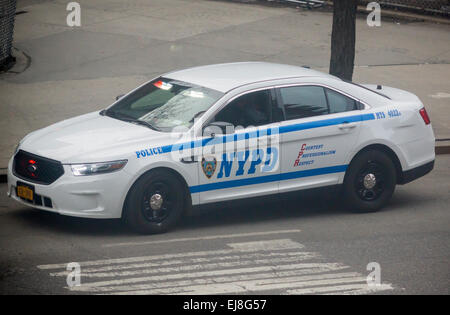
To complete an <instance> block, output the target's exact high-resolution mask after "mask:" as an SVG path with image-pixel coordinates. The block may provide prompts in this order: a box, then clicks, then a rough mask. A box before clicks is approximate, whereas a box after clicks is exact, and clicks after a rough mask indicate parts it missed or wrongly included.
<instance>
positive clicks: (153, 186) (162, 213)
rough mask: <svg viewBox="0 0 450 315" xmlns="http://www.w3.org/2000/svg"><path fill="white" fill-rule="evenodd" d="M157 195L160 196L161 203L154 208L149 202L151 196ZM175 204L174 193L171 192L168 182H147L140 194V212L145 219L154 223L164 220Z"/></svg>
mask: <svg viewBox="0 0 450 315" xmlns="http://www.w3.org/2000/svg"><path fill="white" fill-rule="evenodd" d="M156 195H159V196H161V198H162V204H161V205H160V206H159V207H158V208H155V206H154V205H153V207H152V204H151V200H152V196H156ZM174 204H175V196H174V193H173V192H171V190H170V186H169V184H167V183H165V182H162V181H158V182H153V183H150V184H148V185H147V186H146V187H145V188H144V193H143V196H142V213H143V215H144V217H145V219H146V220H148V221H150V222H154V223H160V222H162V221H164V220H165V219H166V218H167V217H168V216H169V215H170V213H171V212H172V209H173V207H174Z"/></svg>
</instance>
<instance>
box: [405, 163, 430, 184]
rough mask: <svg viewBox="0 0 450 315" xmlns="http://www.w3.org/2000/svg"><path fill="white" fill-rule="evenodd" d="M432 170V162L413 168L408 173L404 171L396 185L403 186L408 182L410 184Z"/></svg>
mask: <svg viewBox="0 0 450 315" xmlns="http://www.w3.org/2000/svg"><path fill="white" fill-rule="evenodd" d="M433 168H434V160H433V161H431V162H428V163H426V164H423V165H420V166H418V167H415V168H413V169H410V170H408V171H404V172H403V173H402V178H401V179H400V180H399V182H398V183H399V184H400V185H404V184H407V183H409V182H412V181H413V180H416V179H418V178H420V177H422V176H425V175H426V174H428V173H429V172H431V170H432V169H433Z"/></svg>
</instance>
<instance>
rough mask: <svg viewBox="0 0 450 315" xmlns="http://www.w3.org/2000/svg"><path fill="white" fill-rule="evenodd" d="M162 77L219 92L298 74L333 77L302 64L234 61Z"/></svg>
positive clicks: (295, 76)
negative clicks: (301, 65) (299, 65)
mask: <svg viewBox="0 0 450 315" xmlns="http://www.w3.org/2000/svg"><path fill="white" fill-rule="evenodd" d="M163 77H165V78H169V79H174V80H179V81H184V82H189V83H192V84H196V85H200V86H204V87H207V88H210V89H214V90H217V91H220V92H224V93H225V92H228V91H229V90H232V89H234V88H237V87H239V86H243V85H247V84H251V83H255V82H261V81H271V80H279V79H288V78H298V77H327V78H335V79H337V78H336V77H334V76H331V75H329V74H326V73H322V72H319V71H315V70H312V69H309V68H305V67H298V66H292V65H284V64H277V63H269V62H235V63H222V64H214V65H207V66H200V67H194V68H188V69H184V70H178V71H173V72H169V73H167V74H165V75H163Z"/></svg>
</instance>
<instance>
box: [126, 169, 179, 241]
mask: <svg viewBox="0 0 450 315" xmlns="http://www.w3.org/2000/svg"><path fill="white" fill-rule="evenodd" d="M184 204H185V189H184V185H183V183H182V182H181V181H180V180H179V179H178V178H177V177H176V176H174V175H172V174H171V173H169V172H167V171H163V170H154V171H151V172H149V173H147V174H145V175H143V176H142V177H141V178H139V179H138V180H137V181H136V183H135V184H134V185H133V187H132V188H131V189H130V192H129V194H128V197H127V202H126V207H125V214H124V219H125V221H126V222H127V223H128V224H129V225H130V226H131V227H132V228H133V229H134V230H136V231H138V232H140V233H145V234H155V233H162V232H165V231H167V230H169V229H170V228H172V227H173V226H174V225H175V224H176V223H177V222H178V220H179V219H180V217H181V215H182V213H183V209H184Z"/></svg>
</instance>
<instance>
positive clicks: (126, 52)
mask: <svg viewBox="0 0 450 315" xmlns="http://www.w3.org/2000/svg"><path fill="white" fill-rule="evenodd" d="M67 2H68V1H65V0H55V1H51V2H50V1H45V0H22V1H21V0H19V1H18V8H17V11H22V10H23V11H26V13H24V14H20V15H17V16H16V25H15V34H14V40H15V41H14V46H15V47H16V48H17V49H19V50H20V51H23V52H24V53H25V54H26V55H28V56H30V58H31V62H30V65H29V67H28V68H27V69H26V70H25V71H23V72H22V73H19V74H16V73H4V74H0V104H1V106H0V117H2V118H1V120H0V133H1V134H2V137H1V141H0V169H1V168H4V167H6V165H7V161H8V159H9V157H10V156H11V154H12V151H13V150H14V147H15V145H16V144H17V143H18V141H19V140H20V139H21V138H22V137H23V136H24V135H26V134H27V133H28V132H30V131H33V130H35V129H38V128H42V127H45V126H47V125H48V124H51V123H54V122H57V121H59V120H62V119H67V118H69V117H72V116H74V115H79V114H82V113H86V112H90V111H94V110H98V109H101V108H104V107H106V106H107V105H109V104H110V103H111V102H113V101H114V99H115V96H116V95H119V94H123V93H124V92H126V91H128V90H130V89H131V88H133V87H135V86H137V85H138V84H141V83H143V82H144V81H146V80H148V79H150V78H152V77H153V76H155V75H157V74H160V73H162V72H166V71H169V70H173V69H179V68H185V67H190V66H196V65H202V64H210V63H220V62H232V61H249V60H264V61H270V62H280V63H288V64H296V65H310V66H311V67H312V68H316V69H318V70H322V71H327V67H328V63H329V59H330V57H329V54H330V35H331V23H332V14H331V13H328V12H316V11H312V10H311V11H310V10H298V9H295V8H290V7H267V6H260V5H250V4H240V3H234V2H222V1H205V0H152V1H144V0H129V1H127V2H124V1H120V0H79V1H78V2H79V3H80V4H81V23H82V26H81V27H75V28H70V27H68V26H67V25H66V16H67V13H68V11H66V4H67ZM21 66H22V69H23V68H26V66H27V63H26V62H24V63H22V65H21ZM13 70H14V69H13ZM449 74H450V25H443V24H434V23H429V22H415V23H411V22H405V23H403V22H400V23H399V24H398V23H393V22H382V26H381V27H379V28H376V27H372V28H371V27H368V26H367V24H366V23H365V19H362V18H359V19H358V20H357V49H356V67H355V75H354V80H355V81H356V82H363V83H364V82H367V83H376V84H382V85H391V86H395V87H399V88H402V89H406V90H409V91H411V92H413V93H415V94H417V95H418V96H419V97H420V98H421V99H422V101H423V102H424V103H425V104H426V106H427V110H428V112H429V114H430V116H431V120H432V123H433V127H434V130H435V134H436V137H437V138H450V126H449V121H450V109H449V103H450V75H449ZM0 171H1V170H0Z"/></svg>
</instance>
